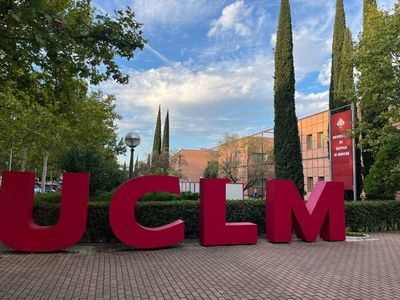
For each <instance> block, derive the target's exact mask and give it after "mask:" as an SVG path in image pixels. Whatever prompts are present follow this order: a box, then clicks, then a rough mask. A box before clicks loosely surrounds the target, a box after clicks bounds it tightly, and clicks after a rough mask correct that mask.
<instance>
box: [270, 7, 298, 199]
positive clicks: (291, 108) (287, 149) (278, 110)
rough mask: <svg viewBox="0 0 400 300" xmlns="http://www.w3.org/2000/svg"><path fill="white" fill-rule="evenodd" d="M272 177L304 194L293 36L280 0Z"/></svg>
mask: <svg viewBox="0 0 400 300" xmlns="http://www.w3.org/2000/svg"><path fill="white" fill-rule="evenodd" d="M274 93H275V99H274V107H275V129H274V136H275V144H274V154H275V176H276V178H277V179H290V180H292V181H294V183H295V184H296V186H297V189H298V190H299V192H300V194H301V195H304V175H303V164H302V158H301V151H300V138H299V128H298V125H297V117H296V108H295V74H294V61H293V35H292V21H291V15H290V4H289V0H282V2H281V11H280V16H279V25H278V34H277V42H276V49H275V86H274Z"/></svg>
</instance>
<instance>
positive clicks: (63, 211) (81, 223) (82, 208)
mask: <svg viewBox="0 0 400 300" xmlns="http://www.w3.org/2000/svg"><path fill="white" fill-rule="evenodd" d="M34 185H35V173H32V172H4V173H3V183H2V187H1V191H0V239H1V241H2V242H3V243H4V244H5V245H6V246H8V247H10V248H12V249H14V250H17V251H24V252H51V251H57V250H61V249H65V248H68V247H71V246H73V245H75V244H76V243H77V242H79V241H80V239H81V238H82V236H83V234H84V232H85V227H86V218H87V204H88V198H89V174H68V173H67V174H64V176H63V189H62V196H61V207H60V217H59V221H58V223H57V224H56V225H54V226H39V225H37V224H35V223H34V222H33V217H32V211H33V200H34V193H33V190H34Z"/></svg>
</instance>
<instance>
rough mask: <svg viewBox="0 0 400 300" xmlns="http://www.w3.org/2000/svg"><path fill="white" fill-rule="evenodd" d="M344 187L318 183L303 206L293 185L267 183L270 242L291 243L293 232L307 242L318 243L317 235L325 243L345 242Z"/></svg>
mask: <svg viewBox="0 0 400 300" xmlns="http://www.w3.org/2000/svg"><path fill="white" fill-rule="evenodd" d="M345 227H346V220H345V208H344V187H343V183H338V182H318V183H317V184H316V186H315V188H314V191H313V193H312V194H311V196H310V198H309V200H308V201H307V204H306V205H304V201H303V199H302V198H301V197H300V195H299V193H298V191H297V189H296V187H295V185H294V184H293V182H291V181H277V180H272V181H267V200H266V230H267V239H268V240H270V241H271V242H274V243H289V242H290V241H291V233H292V230H294V231H295V233H296V235H297V236H298V237H299V238H300V239H302V240H304V241H307V242H315V240H316V239H317V236H318V233H319V234H320V236H321V238H322V239H324V240H326V241H344V240H345V239H346V229H345Z"/></svg>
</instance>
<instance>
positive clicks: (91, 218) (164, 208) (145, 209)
mask: <svg viewBox="0 0 400 300" xmlns="http://www.w3.org/2000/svg"><path fill="white" fill-rule="evenodd" d="M108 207H109V203H108V202H100V201H98V202H90V203H89V207H88V221H87V228H86V232H85V235H84V238H83V241H89V242H100V241H105V242H107V241H114V240H116V239H115V236H114V235H113V233H112V230H111V228H110V224H109V215H108ZM135 211H136V218H137V219H138V221H139V222H140V224H142V225H143V226H147V227H157V226H160V225H165V224H168V223H170V222H172V221H175V220H178V219H182V220H183V221H184V222H185V237H186V238H197V237H198V230H199V226H198V223H199V216H198V212H199V202H198V201H193V200H188V201H182V200H181V201H167V202H148V201H145V202H139V203H138V204H137V206H136V209H135ZM58 215H59V204H57V203H48V202H41V201H35V205H34V220H35V221H36V222H37V223H38V224H39V225H54V224H56V223H57V220H58ZM346 219H347V228H349V230H351V231H354V232H357V231H366V232H374V231H386V230H398V229H400V202H397V201H365V202H347V203H346ZM241 221H245V222H253V223H255V224H257V226H258V232H259V234H264V233H265V203H264V201H262V200H244V201H227V222H241Z"/></svg>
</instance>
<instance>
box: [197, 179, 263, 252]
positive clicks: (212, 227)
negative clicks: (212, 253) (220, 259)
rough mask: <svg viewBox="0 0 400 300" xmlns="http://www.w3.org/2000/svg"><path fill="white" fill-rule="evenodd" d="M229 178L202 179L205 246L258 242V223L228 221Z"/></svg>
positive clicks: (201, 216)
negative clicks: (227, 188)
mask: <svg viewBox="0 0 400 300" xmlns="http://www.w3.org/2000/svg"><path fill="white" fill-rule="evenodd" d="M228 182H229V180H228V179H200V243H201V244H202V245H203V246H222V245H246V244H256V243H257V225H256V224H253V223H226V184H227V183H228Z"/></svg>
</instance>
